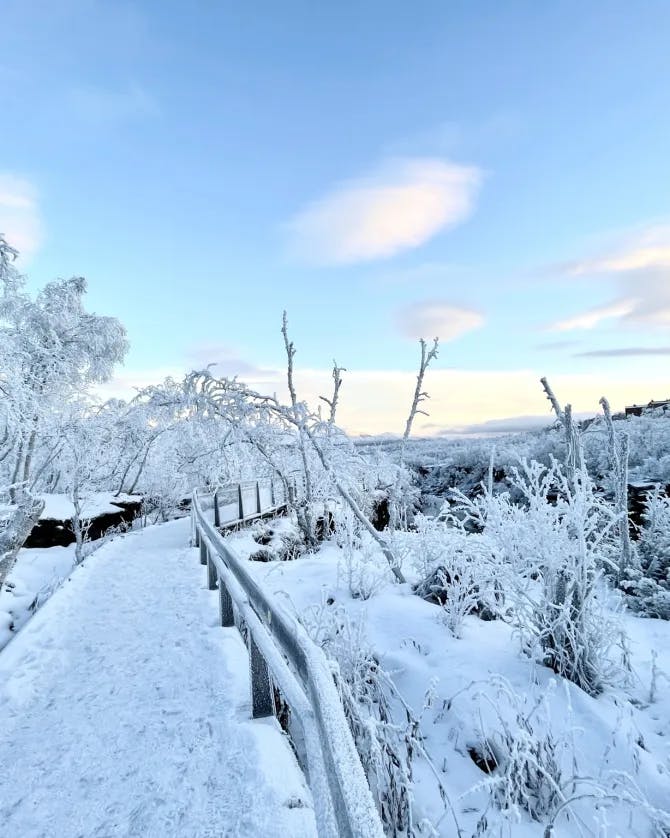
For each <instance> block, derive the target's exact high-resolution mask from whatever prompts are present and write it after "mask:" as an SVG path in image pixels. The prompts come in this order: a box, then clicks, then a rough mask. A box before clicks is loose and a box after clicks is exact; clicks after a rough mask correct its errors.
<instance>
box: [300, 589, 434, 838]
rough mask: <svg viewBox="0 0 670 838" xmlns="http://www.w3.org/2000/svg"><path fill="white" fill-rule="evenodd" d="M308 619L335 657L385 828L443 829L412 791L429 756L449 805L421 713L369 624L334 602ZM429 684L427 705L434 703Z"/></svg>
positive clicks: (415, 835)
mask: <svg viewBox="0 0 670 838" xmlns="http://www.w3.org/2000/svg"><path fill="white" fill-rule="evenodd" d="M302 620H303V622H304V623H305V625H306V628H307V630H308V632H309V633H310V635H311V636H312V638H313V639H314V641H315V642H316V643H318V645H320V646H321V647H322V648H323V650H324V652H325V653H326V655H327V656H328V657H329V658H330V659H331V660H332V661H333V663H334V675H335V680H336V683H337V686H338V689H339V692H340V697H341V699H342V704H343V707H344V712H345V716H346V718H347V721H348V723H349V727H350V728H351V732H352V734H353V737H354V742H355V743H356V748H357V750H358V753H359V756H360V758H361V762H362V763H363V768H364V770H365V773H366V776H367V778H368V782H369V784H370V789H371V791H372V794H373V797H374V799H375V802H376V804H377V806H378V808H379V811H380V814H381V817H382V821H383V823H384V827H385V833H386V834H387V835H391V836H397V838H400V836H403V838H419V836H425V835H431V836H434V835H437V832H436V831H435V829H434V827H433V825H432V824H431V823H430V822H429V821H428V820H426V819H425V818H422V819H419V820H417V818H416V815H415V812H414V806H413V802H414V801H413V794H412V780H413V773H414V770H413V765H414V761H415V760H416V759H417V758H419V757H420V758H422V759H424V760H426V761H427V762H428V763H429V764H430V767H431V769H432V773H433V776H434V777H435V778H436V781H437V783H438V788H439V793H440V795H441V796H442V799H443V802H444V803H445V809H446V806H447V797H446V790H445V789H444V787H443V786H442V784H441V781H440V779H439V774H438V772H437V771H436V770H435V768H434V766H433V765H432V763H431V762H430V758H429V756H428V754H427V753H426V751H425V749H424V745H423V736H422V734H421V721H422V720H421V716H420V715H419V716H417V715H416V714H415V713H414V712H413V711H412V709H411V708H410V707H409V705H408V704H407V702H406V701H405V700H404V699H403V697H402V696H401V695H400V694H399V693H398V690H397V688H396V687H395V686H394V684H393V681H392V679H391V678H390V677H389V675H388V674H387V673H386V672H385V671H384V668H383V667H382V666H381V664H380V662H379V660H378V659H377V657H376V656H375V655H374V654H373V652H372V650H371V648H370V646H369V643H368V641H367V638H366V636H365V632H364V628H363V624H362V623H361V622H353V621H352V620H351V619H350V618H349V616H348V615H347V613H346V612H345V611H344V610H343V609H341V608H336V607H333V606H331V605H328V604H322V605H321V606H320V607H318V608H315V609H312V610H310V611H308V612H306V613H305V614H304V615H303V616H302ZM433 698H434V695H433V693H432V691H431V690H428V692H427V693H426V696H425V700H424V708H423V710H424V711H425V710H427V709H429V707H430V706H431V705H432V701H433Z"/></svg>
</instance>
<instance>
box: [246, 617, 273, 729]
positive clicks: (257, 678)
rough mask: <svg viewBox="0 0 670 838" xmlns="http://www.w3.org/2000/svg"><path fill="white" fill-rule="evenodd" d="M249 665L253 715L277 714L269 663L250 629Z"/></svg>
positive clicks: (257, 716) (254, 716) (256, 716)
mask: <svg viewBox="0 0 670 838" xmlns="http://www.w3.org/2000/svg"><path fill="white" fill-rule="evenodd" d="M249 666H250V668H251V717H252V718H253V719H261V718H264V717H265V716H274V714H275V696H274V690H273V689H272V681H271V680H270V673H269V672H268V665H267V663H266V662H265V658H264V657H263V655H262V654H261V650H260V649H259V648H258V646H257V645H256V641H255V640H254V635H253V633H252V632H251V630H249Z"/></svg>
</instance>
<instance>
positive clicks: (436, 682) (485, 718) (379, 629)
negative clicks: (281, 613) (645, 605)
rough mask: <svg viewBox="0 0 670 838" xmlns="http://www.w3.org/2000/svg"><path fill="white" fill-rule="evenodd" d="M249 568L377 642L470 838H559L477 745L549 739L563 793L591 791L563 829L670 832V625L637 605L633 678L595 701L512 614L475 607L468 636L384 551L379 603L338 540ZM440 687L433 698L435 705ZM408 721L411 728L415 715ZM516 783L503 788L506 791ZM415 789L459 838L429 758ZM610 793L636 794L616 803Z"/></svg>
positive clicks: (426, 808)
mask: <svg viewBox="0 0 670 838" xmlns="http://www.w3.org/2000/svg"><path fill="white" fill-rule="evenodd" d="M279 526H280V529H281V528H282V527H285V526H286V525H285V524H280V525H279ZM231 542H232V543H233V544H234V546H235V550H236V552H237V553H238V554H239V555H240V556H245V555H249V553H250V552H253V551H255V550H258V544H256V543H255V542H254V541H253V539H252V538H251V535H250V534H249V532H243V533H240V534H238V535H236V536H231ZM249 567H250V568H251V569H252V571H253V572H254V574H255V575H256V577H257V578H258V580H259V581H260V582H262V584H264V585H265V586H266V587H268V588H269V589H270V590H271V591H273V592H275V593H276V595H277V596H278V598H280V601H282V602H283V603H284V604H285V607H286V608H287V609H288V610H289V611H291V612H293V613H295V614H297V615H299V616H300V618H301V619H303V620H304V621H305V622H306V624H307V625H311V627H312V629H314V627H315V626H316V627H318V626H321V627H325V630H326V631H327V626H328V624H329V622H330V623H331V625H332V623H333V621H334V624H335V625H336V626H337V631H338V632H339V634H340V635H341V636H342V635H343V634H346V631H345V630H344V629H343V626H344V625H345V622H346V621H350V625H351V626H353V627H354V629H353V630H351V632H350V635H351V637H352V639H353V642H354V643H355V644H358V645H360V644H369V646H370V649H371V651H372V652H373V653H374V655H375V656H376V657H377V658H378V660H379V661H380V663H381V665H382V667H383V668H384V670H386V672H388V673H389V674H390V676H391V678H392V681H393V683H394V684H395V686H396V687H397V688H398V690H399V691H400V693H401V694H402V695H403V697H404V698H405V699H406V701H407V702H408V703H409V704H410V705H411V707H412V708H413V709H414V711H415V714H416V715H417V716H421V715H422V714H423V715H422V723H421V732H422V734H423V736H424V737H425V739H424V744H425V746H426V749H427V751H428V753H429V755H430V757H431V759H432V762H433V764H434V766H435V767H436V769H437V771H438V775H439V778H440V781H441V782H442V783H443V785H444V787H445V789H446V791H447V792H448V796H449V800H450V804H447V807H446V809H447V810H450V806H453V815H455V819H456V820H457V821H458V824H459V825H460V827H461V828H462V829H463V830H464V832H463V835H467V836H470V835H475V834H476V835H492V836H493V835H503V836H513V837H514V838H517V836H518V838H542V836H543V835H545V828H546V825H547V824H546V821H545V822H542V820H541V819H540V821H534V820H533V819H532V818H531V817H529V815H528V814H527V812H525V811H524V810H523V808H522V807H520V806H518V807H515V806H512V807H511V808H508V810H507V812H506V814H505V815H504V816H503V815H502V814H501V811H500V808H499V806H496V805H495V804H494V803H493V796H494V794H496V782H497V778H496V775H495V773H494V774H486V773H484V772H483V771H482V770H480V768H479V767H477V765H476V764H475V762H474V761H473V759H472V758H471V755H470V753H469V749H471V748H472V747H473V746H474V747H476V748H478V749H481V745H482V743H483V742H484V741H489V742H490V743H491V744H492V746H494V747H496V748H497V750H498V753H499V754H505V753H509V752H510V748H512V749H513V748H519V749H523V748H528V747H531V746H533V745H538V744H539V745H540V746H543V747H546V748H548V750H547V751H545V756H546V755H547V754H548V753H549V751H551V753H552V754H553V755H554V756H555V758H556V761H557V765H558V768H559V769H560V770H559V771H557V772H556V776H557V777H558V776H559V775H560V780H561V782H563V783H564V787H563V788H562V790H561V794H562V795H563V796H564V797H565V798H566V799H571V798H576V797H578V798H579V799H577V800H575V802H574V803H571V804H570V805H568V806H566V807H565V808H564V809H563V810H562V813H561V814H559V815H558V817H557V818H556V821H555V830H554V831H553V832H552V833H551V835H552V838H554V837H555V838H572V836H577V835H597V836H598V838H605V836H607V837H608V838H614V836H621V838H624V836H637V838H648V836H651V835H663V834H667V833H663V832H662V831H660V830H659V831H653V827H652V820H653V817H652V818H650V817H649V812H650V807H655V808H658V809H664V810H667V809H670V680H668V678H669V676H670V623H668V622H663V621H659V620H651V619H642V618H639V617H636V616H633V615H624V617H623V620H624V624H625V629H626V633H627V634H628V637H629V645H630V655H631V666H632V673H631V683H630V684H629V686H628V687H626V688H622V689H619V690H611V691H608V692H606V693H605V694H604V695H601V696H600V697H598V698H592V697H590V696H588V695H587V694H586V693H584V692H583V691H582V690H580V689H579V688H577V687H576V686H575V685H574V684H571V683H569V682H567V681H565V680H563V679H560V678H557V677H556V676H555V675H554V674H553V673H552V672H551V671H550V670H549V669H547V668H546V667H543V666H541V665H537V664H535V663H533V661H531V660H530V659H529V658H528V657H526V656H525V655H523V654H521V653H520V651H519V646H518V643H517V642H516V638H515V637H514V636H513V632H512V629H511V628H510V626H508V625H506V624H505V623H503V622H501V621H494V622H483V621H481V620H479V619H477V618H476V617H474V616H471V617H466V618H465V623H464V626H463V631H462V637H461V638H459V639H457V638H455V637H454V636H453V635H452V634H451V633H450V631H449V630H448V628H447V626H446V625H445V621H444V618H443V616H442V610H441V608H440V607H439V606H437V605H433V604H430V603H428V602H425V601H423V600H422V599H420V598H419V597H417V596H416V595H413V594H412V593H411V590H410V588H409V586H408V585H397V584H394V583H393V582H392V580H390V578H389V577H390V575H389V574H388V569H387V568H385V566H384V563H383V560H381V561H375V559H374V557H371V556H370V555H368V556H367V557H366V558H365V559H364V560H363V561H361V563H360V565H359V566H358V567H357V568H356V570H355V572H356V573H357V574H358V575H359V577H362V576H364V575H365V574H367V581H366V579H364V578H362V579H361V578H359V579H358V580H357V584H358V586H359V587H363V588H364V589H365V588H366V586H367V589H368V591H371V592H372V596H370V597H369V598H368V599H366V600H362V599H360V598H358V599H353V598H352V596H351V594H350V592H349V584H348V579H349V573H350V568H349V567H348V566H347V563H346V562H345V560H344V553H343V551H342V550H340V549H339V548H338V547H337V546H336V545H335V544H332V543H331V544H326V545H325V546H323V547H322V548H321V550H320V551H319V553H318V554H316V555H312V556H303V557H302V558H299V559H297V560H296V561H288V562H276V561H275V562H258V561H256V562H250V563H249ZM361 582H362V583H363V584H362V585H361ZM321 634H323V630H322V631H321ZM654 668H655V675H654V673H653V670H654ZM427 693H428V694H429V695H431V694H432V698H431V701H430V707H428V708H427V709H425V710H423V706H424V702H425V698H426V694H427ZM396 720H397V721H398V722H399V723H400V724H402V723H403V721H404V720H403V718H402V714H398V716H397V719H396ZM509 735H511V736H512V737H513V740H514V741H510V740H509V738H508V737H509ZM506 737H507V738H506ZM580 778H581V779H580ZM505 791H506V789H504V788H500V787H499V793H500V795H501V797H502V798H503V799H504V796H505ZM413 794H414V800H415V817H416V819H417V820H420V819H421V818H422V817H428V818H429V819H430V820H431V821H432V823H433V824H436V825H437V831H438V834H439V835H440V836H445V838H447V837H448V836H452V835H455V834H456V832H455V822H454V817H453V816H452V813H451V811H449V813H448V814H446V813H445V807H444V805H443V803H442V799H441V797H440V794H439V791H438V784H437V782H436V780H435V777H434V775H433V774H432V772H431V771H430V770H429V769H428V766H427V764H426V763H425V762H424V761H423V760H421V759H418V760H417V761H416V763H415V781H414V785H413ZM608 794H611V795H614V796H616V797H619V798H621V799H622V800H624V799H625V798H628V800H627V802H626V801H624V802H622V803H620V804H613V802H612V801H611V800H610V799H608V798H607V797H605V795H608ZM508 802H509V801H508ZM603 804H605V805H603ZM483 813H485V814H484V821H482V814H483ZM659 817H660V818H663V816H662V815H661V816H659ZM478 823H479V826H478ZM482 824H484V826H483V825H482ZM426 834H429V833H426Z"/></svg>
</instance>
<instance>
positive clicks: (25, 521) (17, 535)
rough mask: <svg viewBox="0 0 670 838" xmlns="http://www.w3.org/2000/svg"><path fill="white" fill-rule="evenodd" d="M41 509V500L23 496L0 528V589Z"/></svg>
mask: <svg viewBox="0 0 670 838" xmlns="http://www.w3.org/2000/svg"><path fill="white" fill-rule="evenodd" d="M43 509H44V501H43V500H35V499H34V498H32V497H29V496H24V497H23V498H22V499H21V503H20V504H19V505H18V506H17V508H16V511H15V512H14V513H13V514H12V516H11V518H10V519H9V520H8V521H6V522H5V523H4V526H3V527H2V529H0V590H1V589H2V586H3V585H4V582H5V579H6V578H7V576H8V574H9V572H10V570H11V569H12V567H13V566H14V562H15V561H16V556H17V554H18V552H19V550H20V549H21V547H23V544H24V543H25V540H26V538H28V536H29V535H30V531H31V530H32V528H33V527H34V526H35V524H36V523H37V521H38V520H39V517H40V515H41V514H42V510H43Z"/></svg>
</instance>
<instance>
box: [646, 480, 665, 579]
mask: <svg viewBox="0 0 670 838" xmlns="http://www.w3.org/2000/svg"><path fill="white" fill-rule="evenodd" d="M643 517H644V528H643V530H642V534H641V536H640V544H639V547H640V555H641V557H642V566H643V569H644V572H645V575H646V576H650V577H651V578H652V579H655V580H656V581H657V582H661V583H666V584H668V583H670V579H669V575H670V498H669V497H668V496H667V495H666V494H664V493H663V494H662V493H661V492H660V491H659V489H658V487H657V488H656V490H655V491H654V492H653V493H652V494H651V495H650V496H649V497H648V498H647V502H646V504H645V511H644V516H643Z"/></svg>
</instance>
